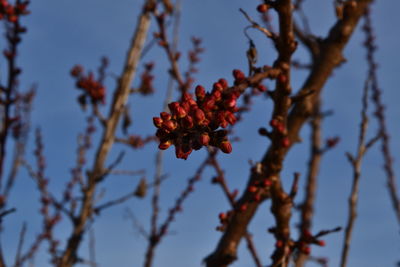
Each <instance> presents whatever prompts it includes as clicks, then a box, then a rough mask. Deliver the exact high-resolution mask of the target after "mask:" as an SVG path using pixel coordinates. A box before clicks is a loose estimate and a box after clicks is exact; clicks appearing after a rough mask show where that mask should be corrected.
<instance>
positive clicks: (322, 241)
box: [317, 240, 326, 247]
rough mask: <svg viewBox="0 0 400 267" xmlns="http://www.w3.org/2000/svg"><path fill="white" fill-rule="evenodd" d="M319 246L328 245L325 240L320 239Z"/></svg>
mask: <svg viewBox="0 0 400 267" xmlns="http://www.w3.org/2000/svg"><path fill="white" fill-rule="evenodd" d="M317 244H318V246H321V247H324V246H325V245H326V243H325V241H324V240H318V243H317Z"/></svg>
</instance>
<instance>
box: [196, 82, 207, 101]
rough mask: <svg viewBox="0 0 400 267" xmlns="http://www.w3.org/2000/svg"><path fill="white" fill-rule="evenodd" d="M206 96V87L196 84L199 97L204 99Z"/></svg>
mask: <svg viewBox="0 0 400 267" xmlns="http://www.w3.org/2000/svg"><path fill="white" fill-rule="evenodd" d="M205 96H206V90H205V89H204V87H203V86H201V85H197V86H196V97H197V99H199V100H202V99H204V97H205Z"/></svg>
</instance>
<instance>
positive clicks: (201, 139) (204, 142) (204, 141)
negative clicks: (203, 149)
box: [199, 133, 210, 146]
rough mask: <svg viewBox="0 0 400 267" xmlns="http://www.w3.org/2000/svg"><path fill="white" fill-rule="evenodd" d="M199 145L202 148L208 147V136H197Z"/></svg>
mask: <svg viewBox="0 0 400 267" xmlns="http://www.w3.org/2000/svg"><path fill="white" fill-rule="evenodd" d="M199 143H200V144H202V145H203V146H208V144H209V143H210V136H209V135H208V133H202V134H201V135H200V136H199Z"/></svg>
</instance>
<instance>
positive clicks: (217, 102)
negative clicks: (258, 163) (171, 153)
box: [153, 70, 246, 159]
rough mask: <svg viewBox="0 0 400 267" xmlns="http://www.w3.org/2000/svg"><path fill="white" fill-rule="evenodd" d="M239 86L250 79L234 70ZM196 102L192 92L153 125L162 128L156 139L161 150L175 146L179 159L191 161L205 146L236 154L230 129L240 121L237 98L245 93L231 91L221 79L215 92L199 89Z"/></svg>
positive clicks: (155, 119) (171, 106)
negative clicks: (233, 151)
mask: <svg viewBox="0 0 400 267" xmlns="http://www.w3.org/2000/svg"><path fill="white" fill-rule="evenodd" d="M233 75H234V77H235V84H237V83H239V82H240V81H243V80H244V79H246V77H245V75H244V74H243V72H241V71H240V70H234V71H233ZM195 92H196V100H194V99H193V97H192V95H191V94H189V93H184V94H183V95H182V99H181V101H179V102H172V103H170V104H169V105H168V107H169V109H170V111H171V113H168V112H161V113H160V117H154V118H153V123H154V125H155V126H156V127H157V128H158V130H157V133H156V136H157V137H158V138H159V140H160V145H159V146H158V147H159V148H160V149H162V150H165V149H167V148H169V147H170V146H171V145H175V152H176V157H177V158H181V159H187V157H188V156H189V155H190V153H191V152H192V151H193V149H194V150H199V149H201V148H202V147H203V146H214V147H217V148H219V149H220V150H221V151H222V152H224V153H231V152H232V145H231V143H230V142H229V140H228V138H227V134H228V131H226V130H223V129H219V128H220V127H222V128H226V127H227V126H228V125H229V124H230V125H234V124H235V123H236V121H237V117H236V116H235V114H234V113H235V112H237V111H238V107H237V106H236V104H237V102H236V101H237V99H238V97H239V96H240V94H241V92H240V91H239V90H236V89H235V88H231V89H228V82H227V81H226V80H225V79H219V80H218V82H216V83H214V85H213V89H212V91H211V93H206V91H205V89H204V87H203V86H201V85H198V86H197V87H196V91H195Z"/></svg>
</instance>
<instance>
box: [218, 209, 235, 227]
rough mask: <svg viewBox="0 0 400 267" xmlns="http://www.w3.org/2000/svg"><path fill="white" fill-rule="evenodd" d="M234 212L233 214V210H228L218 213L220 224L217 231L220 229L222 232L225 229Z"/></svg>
mask: <svg viewBox="0 0 400 267" xmlns="http://www.w3.org/2000/svg"><path fill="white" fill-rule="evenodd" d="M232 214H233V212H232V211H231V210H230V211H227V212H221V213H220V214H218V218H219V222H220V225H219V226H217V228H216V230H217V231H220V232H224V231H225V229H226V227H227V225H228V223H229V221H230V219H231V217H232Z"/></svg>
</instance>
